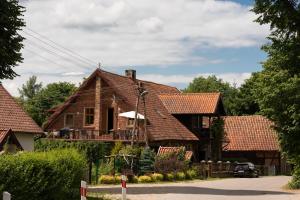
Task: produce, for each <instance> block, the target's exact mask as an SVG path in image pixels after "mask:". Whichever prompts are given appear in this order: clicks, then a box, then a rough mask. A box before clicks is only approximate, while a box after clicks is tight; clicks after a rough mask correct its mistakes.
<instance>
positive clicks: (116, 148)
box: [110, 141, 123, 155]
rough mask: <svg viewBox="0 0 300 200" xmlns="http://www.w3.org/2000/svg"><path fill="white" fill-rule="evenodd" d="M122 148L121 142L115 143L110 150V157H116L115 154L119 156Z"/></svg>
mask: <svg viewBox="0 0 300 200" xmlns="http://www.w3.org/2000/svg"><path fill="white" fill-rule="evenodd" d="M122 147H123V143H122V142H121V141H117V142H115V145H114V147H113V148H112V150H111V152H110V155H117V154H119V152H120V150H121V149H122Z"/></svg>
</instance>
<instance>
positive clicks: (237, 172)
mask: <svg viewBox="0 0 300 200" xmlns="http://www.w3.org/2000/svg"><path fill="white" fill-rule="evenodd" d="M233 175H234V176H235V177H258V176H259V171H258V169H256V168H255V166H254V164H253V163H251V162H246V163H237V165H236V167H235V168H234V171H233Z"/></svg>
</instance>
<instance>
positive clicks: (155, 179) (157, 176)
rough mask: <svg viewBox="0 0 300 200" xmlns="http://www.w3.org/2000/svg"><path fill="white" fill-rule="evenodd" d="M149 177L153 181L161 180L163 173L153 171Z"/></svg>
mask: <svg viewBox="0 0 300 200" xmlns="http://www.w3.org/2000/svg"><path fill="white" fill-rule="evenodd" d="M151 178H152V181H154V182H157V181H163V180H164V175H162V174H159V173H154V174H151Z"/></svg>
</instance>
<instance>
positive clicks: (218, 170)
mask: <svg viewBox="0 0 300 200" xmlns="http://www.w3.org/2000/svg"><path fill="white" fill-rule="evenodd" d="M193 166H194V167H196V168H197V171H198V173H199V175H200V176H201V177H203V178H207V177H212V178H226V177H233V171H234V169H235V167H236V163H231V162H229V161H227V162H222V161H218V162H212V161H204V160H203V161H201V162H200V163H194V164H193ZM255 168H256V169H258V171H259V175H260V176H275V175H278V174H279V172H280V169H279V168H278V167H277V166H275V165H272V166H265V165H255Z"/></svg>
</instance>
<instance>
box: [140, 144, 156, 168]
mask: <svg viewBox="0 0 300 200" xmlns="http://www.w3.org/2000/svg"><path fill="white" fill-rule="evenodd" d="M154 162H155V153H154V151H152V150H151V149H150V148H149V147H148V148H145V149H143V151H142V153H141V157H140V165H139V167H140V173H141V174H145V173H152V172H153V171H154Z"/></svg>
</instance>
